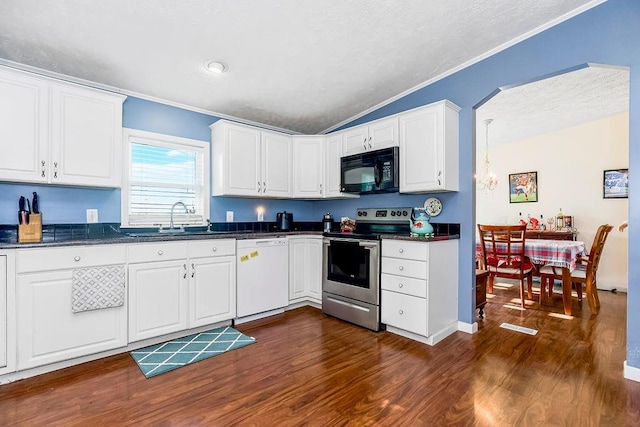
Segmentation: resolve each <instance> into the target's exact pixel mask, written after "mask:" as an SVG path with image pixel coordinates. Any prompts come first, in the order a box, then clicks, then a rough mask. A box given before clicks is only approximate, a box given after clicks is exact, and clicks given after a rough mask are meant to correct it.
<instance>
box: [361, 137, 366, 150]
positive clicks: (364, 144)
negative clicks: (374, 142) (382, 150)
mask: <svg viewBox="0 0 640 427" xmlns="http://www.w3.org/2000/svg"><path fill="white" fill-rule="evenodd" d="M362 146H363V147H364V149H365V150H366V149H367V137H366V136H365V137H364V139H363V140H362Z"/></svg>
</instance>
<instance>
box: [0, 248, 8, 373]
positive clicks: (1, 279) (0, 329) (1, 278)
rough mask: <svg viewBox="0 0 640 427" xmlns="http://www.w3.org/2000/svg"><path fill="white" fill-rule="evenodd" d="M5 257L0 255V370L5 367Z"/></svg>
mask: <svg viewBox="0 0 640 427" xmlns="http://www.w3.org/2000/svg"><path fill="white" fill-rule="evenodd" d="M7 317H8V316H7V257H6V255H0V369H2V368H4V367H6V366H7V320H8V319H7Z"/></svg>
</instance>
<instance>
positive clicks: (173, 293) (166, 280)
mask: <svg viewBox="0 0 640 427" xmlns="http://www.w3.org/2000/svg"><path fill="white" fill-rule="evenodd" d="M183 329H187V261H186V260H182V261H163V262H150V263H143V264H130V265H129V342H133V341H139V340H142V339H145V338H152V337H156V336H159V335H164V334H168V333H170V332H176V331H181V330H183Z"/></svg>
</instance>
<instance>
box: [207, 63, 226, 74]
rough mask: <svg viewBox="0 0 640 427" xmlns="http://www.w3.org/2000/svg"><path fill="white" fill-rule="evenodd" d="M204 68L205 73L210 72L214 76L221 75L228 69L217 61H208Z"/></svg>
mask: <svg viewBox="0 0 640 427" xmlns="http://www.w3.org/2000/svg"><path fill="white" fill-rule="evenodd" d="M204 68H206V69H207V71H210V72H212V73H216V74H222V73H224V72H226V71H227V69H228V68H227V66H226V65H225V64H224V63H222V62H219V61H208V62H206V63H205V64H204Z"/></svg>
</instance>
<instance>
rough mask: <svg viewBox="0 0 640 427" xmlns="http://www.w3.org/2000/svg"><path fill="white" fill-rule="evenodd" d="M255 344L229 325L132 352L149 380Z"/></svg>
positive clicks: (252, 339)
mask: <svg viewBox="0 0 640 427" xmlns="http://www.w3.org/2000/svg"><path fill="white" fill-rule="evenodd" d="M254 342H256V340H255V338H253V337H248V336H246V335H244V334H242V333H240V332H238V331H236V330H235V329H233V328H232V327H230V326H225V327H222V328H217V329H212V330H210V331H207V332H201V333H199V334H193V335H189V336H187V337H183V338H177V339H175V340H171V341H168V342H165V343H162V344H156V345H152V346H149V347H145V348H141V349H140V350H135V351H132V352H131V357H133V360H135V361H136V363H137V364H138V367H139V368H140V370H141V371H142V373H143V374H144V376H145V377H147V378H151V377H154V376H156V375H159V374H162V373H163V372H168V371H172V370H174V369H177V368H180V367H181V366H186V365H188V364H190V363H195V362H198V361H200V360H204V359H208V358H209V357H213V356H217V355H218V354H222V353H224V352H227V351H229V350H234V349H236V348H240V347H244V346H246V345H249V344H253V343H254Z"/></svg>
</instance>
